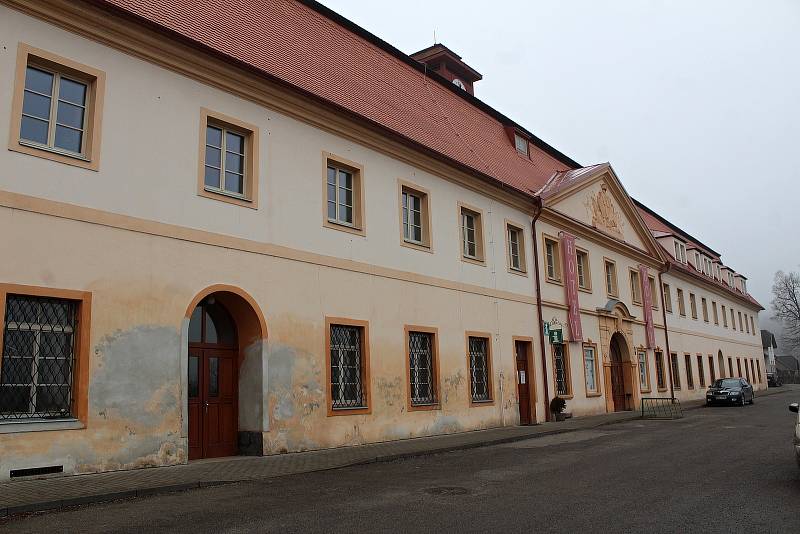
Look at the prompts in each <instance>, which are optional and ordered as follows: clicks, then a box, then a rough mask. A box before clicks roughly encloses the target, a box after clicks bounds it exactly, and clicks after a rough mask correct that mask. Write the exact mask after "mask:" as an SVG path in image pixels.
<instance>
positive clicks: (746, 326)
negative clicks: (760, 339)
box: [744, 314, 750, 334]
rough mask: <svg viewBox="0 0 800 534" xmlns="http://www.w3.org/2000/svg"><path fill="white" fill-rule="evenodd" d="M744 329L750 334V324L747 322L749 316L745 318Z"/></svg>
mask: <svg viewBox="0 0 800 534" xmlns="http://www.w3.org/2000/svg"><path fill="white" fill-rule="evenodd" d="M744 328H745V330H747V333H748V334H749V333H750V323H749V322H748V321H747V314H745V316H744Z"/></svg>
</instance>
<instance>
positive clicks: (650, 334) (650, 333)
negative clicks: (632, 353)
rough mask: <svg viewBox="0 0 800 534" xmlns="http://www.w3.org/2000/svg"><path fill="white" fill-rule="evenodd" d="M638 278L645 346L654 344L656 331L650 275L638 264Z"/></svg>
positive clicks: (653, 346) (650, 346) (644, 267)
mask: <svg viewBox="0 0 800 534" xmlns="http://www.w3.org/2000/svg"><path fill="white" fill-rule="evenodd" d="M639 278H640V279H641V281H642V306H644V329H645V336H646V337H647V348H649V349H652V348H655V346H656V331H655V328H654V327H653V297H652V293H651V292H650V291H651V289H650V277H649V276H647V267H646V266H644V265H639Z"/></svg>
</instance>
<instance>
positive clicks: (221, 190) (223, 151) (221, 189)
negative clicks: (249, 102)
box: [203, 121, 249, 200]
mask: <svg viewBox="0 0 800 534" xmlns="http://www.w3.org/2000/svg"><path fill="white" fill-rule="evenodd" d="M209 128H211V129H214V130H219V131H220V134H221V139H220V146H214V145H209V144H208V130H209ZM228 134H231V135H236V136H238V137H241V139H242V151H243V152H241V153H239V152H233V151H230V150H228V147H227V144H228ZM208 148H213V149H215V150H219V151H220V160H219V167H215V166H213V165H209V163H208V158H207V157H206V153H205V151H204V152H203V167H204V168H211V169H216V170H217V171H218V172H219V185H218V186H217V187H215V186H213V185H208V184H207V183H206V182H205V173H204V174H203V189H205V190H206V191H210V192H212V193H218V194H220V195H225V196H229V197H234V198H238V199H242V200H247V198H248V197H247V195H248V191H247V158H248V156H249V154H248V153H247V134H246V133H243V132H241V131H239V130H234V129H232V128H228V127H227V126H222V125H220V124H217V123H215V122H213V121H209V122H208V123H206V142H205V149H208ZM229 152H230V153H231V154H235V155H237V156H240V157H241V158H242V172H233V171H228V169H227V168H226V166H225V162H226V161H227V154H228V153H229ZM228 172H230V173H231V174H236V175H237V176H241V178H242V192H241V193H239V192H238V191H231V190H229V189H226V188H225V174H226V173H228Z"/></svg>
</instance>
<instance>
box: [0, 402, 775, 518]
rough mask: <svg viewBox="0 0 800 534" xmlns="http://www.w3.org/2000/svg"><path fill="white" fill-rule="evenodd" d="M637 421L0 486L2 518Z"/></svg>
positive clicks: (596, 419)
mask: <svg viewBox="0 0 800 534" xmlns="http://www.w3.org/2000/svg"><path fill="white" fill-rule="evenodd" d="M773 392H775V393H779V392H780V390H777V391H775V390H771V391H769V392H765V394H771V393H773ZM695 405H697V406H699V403H695V402H691V403H684V409H691V408H693V407H695ZM638 417H639V412H638V411H634V412H618V413H610V414H603V415H597V416H588V417H579V418H575V419H568V420H567V421H564V422H560V423H543V424H540V425H535V426H515V427H505V428H495V429H489V430H478V431H473V432H462V433H458V434H449V435H443V436H433V437H427V438H415V439H407V440H400V441H391V442H385V443H376V444H371V445H360V446H355V447H340V448H335V449H325V450H320V451H310V452H301V453H289V454H281V455H273V456H260V457H254V456H236V457H232V458H221V459H211V460H199V461H194V462H191V463H189V464H186V465H179V466H173V467H156V468H149V469H137V470H131V471H115V472H110V473H98V474H87V475H74V476H64V477H58V478H41V479H34V480H23V481H12V482H4V483H0V518H3V517H6V516H8V515H13V514H18V513H24V512H33V511H40V510H52V509H59V508H65V507H69V506H75V505H79V504H88V503H95V502H102V501H110V500H116V499H124V498H131V497H141V496H144V495H152V494H155V493H165V492H171V491H181V490H187V489H192V488H202V487H207V486H214V485H219V484H226V483H232V482H238V481H244V480H254V479H261V478H271V477H278V476H284V475H291V474H297V473H307V472H311V471H322V470H327V469H335V468H339V467H345V466H349V465H357V464H366V463H372V462H380V461H388V460H393V459H398V458H404V457H411V456H418V455H424V454H435V453H439V452H446V451H452V450H459V449H469V448H473V447H482V446H486V445H493V444H498V443H506V442H511V441H518V440H524V439H529V438H535V437H539V436H546V435H552V434H558V433H562V432H571V431H575V430H585V429H591V428H596V427H599V426H603V425H608V424H613V423H618V422H622V421H629V420H633V419H637V418H638Z"/></svg>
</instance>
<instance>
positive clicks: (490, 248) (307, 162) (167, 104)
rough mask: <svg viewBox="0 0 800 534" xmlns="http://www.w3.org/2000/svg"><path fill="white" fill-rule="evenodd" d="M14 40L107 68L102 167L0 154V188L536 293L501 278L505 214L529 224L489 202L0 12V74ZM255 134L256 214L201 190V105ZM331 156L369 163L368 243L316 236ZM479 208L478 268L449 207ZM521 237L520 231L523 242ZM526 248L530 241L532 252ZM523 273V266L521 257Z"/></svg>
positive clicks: (7, 82) (2, 89) (2, 124)
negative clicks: (408, 233) (419, 197)
mask: <svg viewBox="0 0 800 534" xmlns="http://www.w3.org/2000/svg"><path fill="white" fill-rule="evenodd" d="M19 42H25V43H28V44H30V45H31V46H34V47H37V48H41V49H44V50H48V51H51V52H53V53H57V54H59V55H61V56H64V57H66V58H69V59H72V60H75V61H78V62H80V63H84V64H86V65H90V66H92V67H95V68H97V69H100V70H102V71H105V73H106V82H107V88H106V99H105V112H104V114H103V128H102V151H101V155H100V157H101V162H100V171H99V172H93V171H88V170H84V169H80V168H76V167H70V166H66V165H59V164H57V163H54V162H52V161H47V160H44V159H40V158H36V157H32V156H28V155H24V154H19V153H15V152H11V151H6V150H4V151H2V152H0V168H2V169H3V172H2V173H0V189H3V190H7V191H13V192H18V193H23V194H26V195H31V196H36V197H41V198H48V199H52V200H58V201H61V202H68V203H73V204H77V205H80V206H87V207H92V208H98V209H102V210H107V211H112V212H114V213H121V214H126V215H132V216H136V217H141V218H144V219H150V220H155V221H161V222H167V223H171V224H177V225H181V226H187V227H191V228H198V229H203V230H208V231H213V232H219V233H223V234H228V235H232V236H237V237H244V238H247V239H252V240H255V241H261V242H267V243H275V244H280V245H285V246H289V247H292V248H296V249H300V250H305V251H311V252H316V253H320V254H325V255H330V256H335V257H342V258H347V259H353V260H357V261H362V262H366V263H369V264H372V265H380V266H385V267H392V268H396V269H401V270H407V271H412V272H415V273H419V274H425V275H430V276H436V277H440V278H446V279H449V280H457V281H461V282H465V283H470V284H476V285H481V286H484V287H490V288H496V289H501V290H505V291H512V292H516V293H520V294H524V295H531V294H532V292H533V289H532V288H533V285H532V281H531V279H530V278H528V277H521V276H516V275H513V274H510V273H508V272H507V270H506V256H505V254H506V248H505V247H506V245H505V229H504V220H505V219H510V220H513V221H516V222H517V223H518V224H520V225H522V226H523V227H527V225H528V224H529V221H530V217H529V216H528V215H527V214H525V213H522V212H520V211H519V210H516V209H512V208H510V207H508V206H506V205H504V204H502V203H500V202H497V201H495V200H492V199H490V198H489V197H487V196H486V195H483V194H480V193H477V192H474V191H472V190H469V189H467V188H465V187H462V186H459V185H456V184H455V183H453V182H451V181H448V180H445V179H442V178H441V177H439V176H433V175H431V174H429V173H427V172H423V171H421V170H419V169H416V168H414V167H413V166H411V165H408V164H406V163H403V162H400V161H398V160H395V159H392V158H390V157H388V156H386V155H384V154H381V153H378V152H376V151H374V150H371V149H367V148H365V147H363V146H361V145H358V144H357V143H353V142H351V141H348V140H345V139H343V138H340V137H337V136H334V135H332V134H329V133H327V132H325V131H322V130H320V129H317V128H314V127H312V126H310V125H308V124H305V123H302V122H299V121H297V120H295V119H292V118H289V117H287V116H284V115H281V114H279V113H276V112H274V111H272V110H270V109H267V108H264V107H261V106H259V105H256V104H254V103H251V102H249V101H245V100H243V99H241V98H237V97H234V96H232V95H230V94H227V93H223V92H221V91H219V90H216V89H214V88H212V87H208V86H204V85H201V84H199V83H197V82H195V81H194V80H191V79H189V78H186V77H184V76H181V75H178V74H176V73H174V72H171V71H168V70H165V69H163V68H160V67H157V66H155V65H152V64H149V63H147V62H144V61H141V60H139V59H137V58H134V57H131V56H128V55H125V54H123V53H121V52H118V51H116V50H113V49H111V48H109V47H106V46H103V45H100V44H98V43H95V42H93V41H89V40H86V39H84V38H82V37H79V36H77V35H74V34H70V33H68V32H66V31H63V30H61V29H58V28H56V27H54V26H51V25H49V24H46V23H44V22H41V21H38V20H35V19H33V18H30V17H28V16H25V15H23V14H21V13H19V12H16V11H14V10H11V9H9V8H7V7H5V6H2V7H0V44H1V45H2V47H3V48H2V50H0V70H1V71H2V72H6V73H12V72H14V66H15V62H16V50H17V45H18V43H19ZM13 83H14V80H13V77H12V76H6V77H3V78H2V81H0V146H6V145H7V143H8V138H7V136H8V128H7V127H6V125H7V124H9V121H10V117H9V112H10V105H11V93H12V88H13ZM201 107H206V108H209V109H211V110H214V111H217V112H221V113H224V114H226V115H230V116H232V117H235V118H237V119H240V120H243V121H246V122H249V123H251V124H254V125H256V126H258V127H259V129H260V134H261V135H260V139H261V143H260V160H261V161H260V169H259V171H260V172H259V191H260V204H259V209H257V210H252V209H248V208H242V207H239V206H235V205H231V204H228V203H225V202H220V201H216V200H213V199H208V198H203V197H200V196H198V195H197V165H198V157H199V154H198V138H199V135H200V131H199V128H200V108H201ZM323 151H327V152H331V153H334V154H336V155H338V156H341V157H343V158H346V159H348V160H351V161H354V162H356V163H359V164H361V165H363V166H364V190H365V197H366V201H365V219H366V236H365V237H360V236H355V235H352V234H349V233H345V232H340V231H336V230H331V229H328V228H324V227H323V225H322V222H323V221H322V213H323V206H322V202H323V165H324V163H323V158H322V152H323ZM398 178H401V179H404V180H408V181H410V182H413V183H415V184H418V185H420V186H422V187H424V188H427V189H428V190H429V191H430V205H431V222H432V230H433V237H432V240H433V250H434V253H433V254H429V253H426V252H421V251H418V250H412V249H409V248H406V247H401V246H400V218H399V205H398V188H397V187H398V186H397V180H398ZM459 201H460V202H464V203H467V204H470V205H472V206H475V207H477V208H480V209H481V210H483V211H484V239H485V242H486V266H476V265H473V264H469V263H465V262H462V261H460V259H459V258H460V241H459V239H460V234H459V232H460V229H459V219H458V206H457V203H458V202H459ZM528 238H529V236H528V235H526V241H527V239H528ZM530 245H531V243H530V242H526V248H527V250H530ZM527 260H528V271H530V270H531V268H532V265H531V263H530V254H528V258H527Z"/></svg>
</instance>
